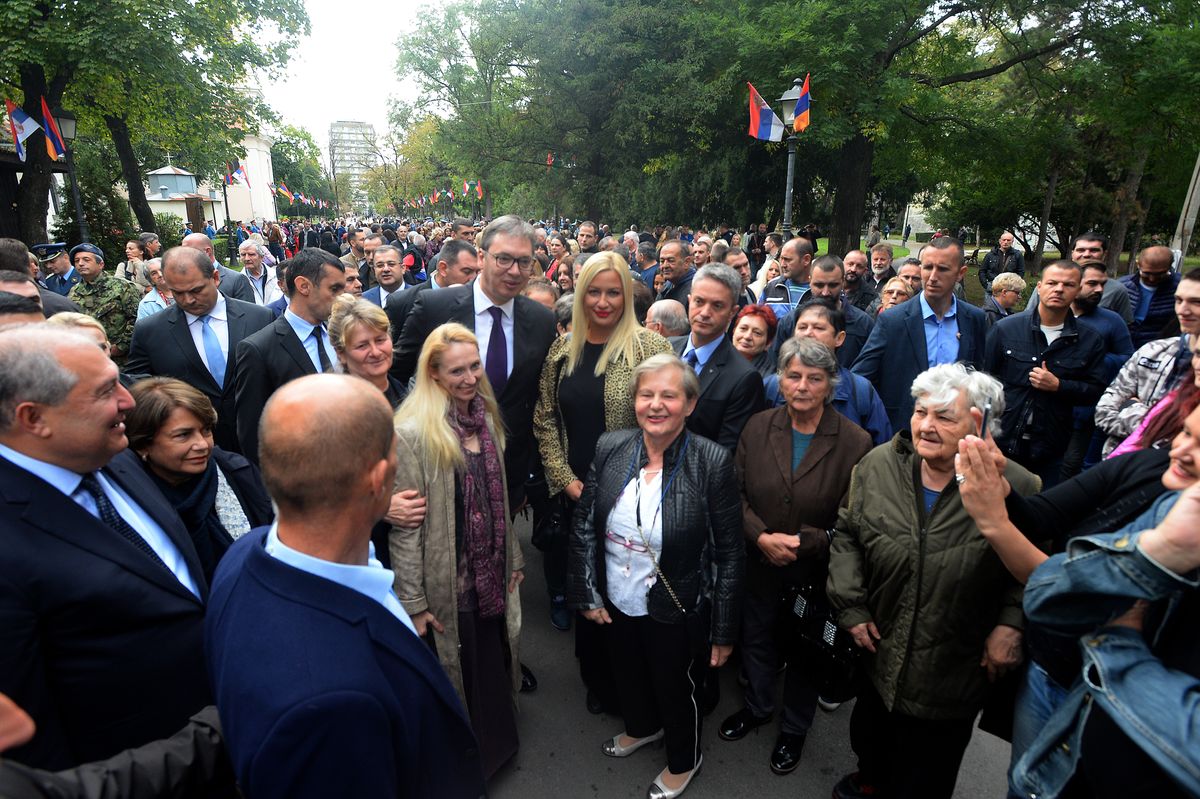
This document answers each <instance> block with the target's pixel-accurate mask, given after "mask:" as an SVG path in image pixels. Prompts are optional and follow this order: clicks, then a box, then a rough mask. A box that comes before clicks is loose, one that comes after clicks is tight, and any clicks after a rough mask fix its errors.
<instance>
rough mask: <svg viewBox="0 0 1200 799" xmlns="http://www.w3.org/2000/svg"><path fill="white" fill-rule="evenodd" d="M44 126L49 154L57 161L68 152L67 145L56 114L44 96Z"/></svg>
mask: <svg viewBox="0 0 1200 799" xmlns="http://www.w3.org/2000/svg"><path fill="white" fill-rule="evenodd" d="M42 127H43V128H44V129H45V133H46V153H47V154H49V156H50V159H51V160H52V161H57V160H58V159H59V158H62V157H63V156H64V155H66V154H67V145H66V144H65V143H64V142H63V137H62V134H61V133H59V131H58V123H57V122H55V121H54V115H53V114H51V113H50V108H49V106H47V105H46V98H45V97H43V98H42Z"/></svg>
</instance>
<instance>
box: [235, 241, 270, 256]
mask: <svg viewBox="0 0 1200 799" xmlns="http://www.w3.org/2000/svg"><path fill="white" fill-rule="evenodd" d="M249 247H253V248H254V251H255V252H256V253H258V257H259V258H266V257H267V256H268V255H270V254H271V251H270V250H268V249H267V247H266V245H264V244H259V243H258V242H256V241H252V240H251V239H246V240H245V241H243V242H242V243H241V244H239V245H238V252H241V251H242V250H245V249H248V248H249Z"/></svg>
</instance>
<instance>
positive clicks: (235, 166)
mask: <svg viewBox="0 0 1200 799" xmlns="http://www.w3.org/2000/svg"><path fill="white" fill-rule="evenodd" d="M235 180H237V181H239V182H241V183H245V184H246V188H250V176H249V175H247V174H246V167H244V166H242V163H241V162H240V161H238V160H237V159H236V158H235V159H234V160H233V161H232V162H231V163H227V164H225V184H226V185H228V186H232V185H233V182H234V181H235Z"/></svg>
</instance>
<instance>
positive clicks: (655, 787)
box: [646, 755, 704, 799]
mask: <svg viewBox="0 0 1200 799" xmlns="http://www.w3.org/2000/svg"><path fill="white" fill-rule="evenodd" d="M703 764H704V755H700V759H699V760H697V761H696V767H695V768H694V769H692V773H691V774H688V778H687V780H686V781H685V782H684V783H683V785H680V786H679V787H678V788H676V789H675V790H671V789H670V788H668V787H667V786H665V785H663V784H662V775H661V774H660V775H659V776H657V777H655V778H654V782H652V783H650V790H648V791H646V799H675V797H676V796H681V795H682V794H683V792H684V791H686V790H687V787H688V786H689V785H691V784H692V779H693V778H695V776H696V775H697V774H699V773H700V766H701V765H703Z"/></svg>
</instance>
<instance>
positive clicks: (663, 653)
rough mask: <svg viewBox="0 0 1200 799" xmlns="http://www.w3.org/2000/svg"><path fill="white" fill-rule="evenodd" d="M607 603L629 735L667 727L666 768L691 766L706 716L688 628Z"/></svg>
mask: <svg viewBox="0 0 1200 799" xmlns="http://www.w3.org/2000/svg"><path fill="white" fill-rule="evenodd" d="M607 607H608V612H609V615H610V616H612V620H613V623H612V625H611V627H610V629H609V635H608V644H609V647H608V651H609V656H610V658H611V661H612V671H613V674H614V675H615V677H616V682H617V696H618V698H619V700H620V704H621V715H622V716H623V717H624V718H625V734H626V735H629V736H630V737H632V738H645V737H646V736H647V735H653V734H654V733H656V732H658V731H659V730H663V732H664V736H663V737H664V739H665V740H666V745H667V768H668V769H670V770H671V771H672V772H673V773H675V774H682V773H683V772H685V771H691V770H692V769H693V768H695V766H696V762H697V761H698V760H699V759H700V723H701V718H702V717H701V715H700V708H699V705H698V702H697V698H696V684H695V681H694V679H693V677H692V669H691V667H692V656H691V653H690V652H689V650H688V637H687V629H686V627H684V625H683V624H682V623H680V624H662V623H660V622H657V621H654V619H652V618H650V617H649V616H636V617H635V616H626V615H625V614H624V613H622V612H621V611H619V610H617V609H616V608H615V607H613V606H612V605H611V604H610V605H608V606H607ZM583 623H584V624H588V623H589V622H583Z"/></svg>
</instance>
